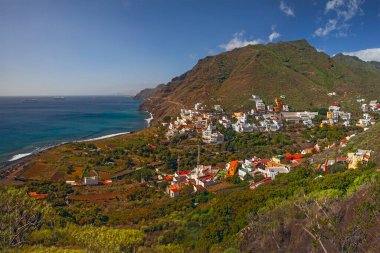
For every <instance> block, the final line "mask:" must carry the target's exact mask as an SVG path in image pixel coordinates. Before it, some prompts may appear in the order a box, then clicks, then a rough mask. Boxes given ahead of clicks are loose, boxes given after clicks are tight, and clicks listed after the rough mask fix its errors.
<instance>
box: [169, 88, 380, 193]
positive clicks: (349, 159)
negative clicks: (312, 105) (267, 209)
mask: <svg viewBox="0 0 380 253" xmlns="http://www.w3.org/2000/svg"><path fill="white" fill-rule="evenodd" d="M332 95H334V94H332ZM251 100H252V101H253V102H254V103H255V109H252V110H251V111H249V112H234V113H233V114H226V113H224V110H223V108H222V107H221V106H220V105H214V108H213V109H212V110H208V109H207V107H206V106H205V105H203V104H202V103H196V104H195V106H194V109H192V110H190V109H189V110H186V109H181V113H180V116H179V117H177V118H176V120H174V121H173V122H170V123H168V132H167V134H166V137H167V138H168V139H170V138H172V137H174V136H176V135H179V134H190V135H191V134H199V135H201V138H202V142H203V143H205V144H218V143H222V142H223V141H224V136H223V134H222V133H220V132H219V131H217V129H216V126H215V125H214V123H217V124H220V125H222V126H223V127H224V128H228V129H233V130H234V131H235V132H237V133H246V132H253V131H261V132H270V131H279V130H280V129H281V128H283V127H284V125H285V124H291V123H298V124H299V123H301V124H303V125H304V126H306V127H309V128H310V127H312V126H313V125H314V124H318V123H319V127H321V128H322V127H331V126H334V125H341V126H345V127H348V126H351V125H352V122H353V120H352V115H351V113H349V112H344V111H341V107H340V105H339V103H337V102H334V103H332V104H331V105H330V106H329V108H328V111H327V113H326V115H324V116H325V118H326V119H323V120H321V121H320V122H317V121H316V120H315V119H316V116H318V112H309V111H303V112H291V111H289V105H287V104H285V103H284V102H283V101H284V100H285V96H280V97H276V98H275V99H274V103H273V104H269V105H266V104H265V103H264V102H263V100H262V99H261V98H260V97H259V96H257V95H252V98H251ZM357 102H358V103H360V106H361V111H362V112H363V118H361V119H358V121H357V123H356V126H358V127H362V128H364V130H367V129H368V127H369V126H371V125H374V124H375V120H374V118H373V117H372V116H371V115H370V114H369V112H371V113H379V112H380V104H379V103H378V102H377V100H373V101H370V102H369V104H364V103H363V102H364V100H362V99H358V100H357ZM248 118H251V119H253V120H248ZM163 124H164V125H166V123H163ZM354 136H355V134H352V135H350V136H346V137H345V138H343V139H341V141H340V142H339V143H332V144H331V145H328V146H327V147H326V149H329V148H333V147H335V146H336V145H338V146H340V147H345V146H346V145H347V142H348V141H349V140H350V139H351V138H352V137H354ZM319 152H322V148H321V147H320V146H319V145H318V144H315V146H314V147H312V148H308V149H304V150H301V151H300V152H299V153H296V154H289V153H286V154H283V155H278V156H274V157H271V158H259V157H251V158H247V159H245V160H234V161H229V162H227V163H226V165H225V168H216V167H212V166H211V165H208V166H205V165H200V164H199V162H198V164H197V166H196V167H195V168H194V169H193V170H185V171H178V172H176V173H174V175H167V176H166V177H165V178H164V180H166V181H168V182H169V186H168V187H167V190H166V193H167V194H168V195H169V196H170V197H178V196H179V194H180V189H181V188H183V187H185V186H193V190H194V192H196V191H198V190H199V189H203V188H206V189H207V188H208V187H210V186H213V185H215V184H218V182H219V181H220V179H222V178H233V177H239V178H240V180H242V181H244V180H247V178H249V183H250V184H249V189H250V190H253V189H255V188H256V187H258V186H259V185H262V184H264V183H267V182H270V181H271V180H274V179H275V177H276V175H278V174H281V173H289V172H290V171H292V170H293V169H294V168H296V167H297V166H299V165H300V164H302V163H303V162H305V161H307V157H308V155H312V154H314V153H319ZM371 152H372V151H371V150H361V149H359V150H357V151H356V152H355V153H348V154H347V155H346V156H342V157H336V158H335V159H333V160H331V159H326V160H325V162H324V163H320V164H315V166H316V168H317V169H321V170H323V171H324V172H325V173H327V172H328V170H329V168H330V167H332V166H336V165H340V166H343V167H346V168H348V169H357V168H358V167H359V166H360V165H362V164H367V163H368V162H369V160H370V157H371ZM198 155H199V154H198ZM198 161H199V157H198ZM253 178H260V179H261V180H259V181H254V180H252V179H253Z"/></svg>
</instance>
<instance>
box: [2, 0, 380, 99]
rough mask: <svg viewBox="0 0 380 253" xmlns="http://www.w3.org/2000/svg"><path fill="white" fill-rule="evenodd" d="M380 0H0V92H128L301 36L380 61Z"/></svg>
mask: <svg viewBox="0 0 380 253" xmlns="http://www.w3.org/2000/svg"><path fill="white" fill-rule="evenodd" d="M379 31H380V1H378V0H282V1H281V0H244V1H243V0H0V95H109V94H130V93H135V92H136V91H138V90H140V89H143V88H145V87H153V86H156V85H157V84H159V83H166V82H168V81H169V80H170V79H171V78H173V77H174V76H177V75H180V74H182V73H183V72H185V71H187V70H188V69H190V68H191V67H192V66H193V65H194V64H196V62H197V61H198V59H200V58H203V57H205V56H207V55H214V54H217V53H220V52H223V51H226V50H231V49H233V48H236V47H241V46H245V45H248V44H257V43H264V44H265V43H269V42H271V41H272V42H277V41H289V40H296V39H302V38H304V39H307V40H308V41H309V42H310V43H311V44H312V45H313V46H315V47H316V48H317V49H318V50H321V51H324V52H326V53H327V54H330V55H333V54H336V53H339V52H345V53H347V54H351V55H357V56H358V57H360V58H362V59H363V60H378V61H380V49H379V48H380V32H379Z"/></svg>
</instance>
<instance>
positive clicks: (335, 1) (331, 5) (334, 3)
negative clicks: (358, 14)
mask: <svg viewBox="0 0 380 253" xmlns="http://www.w3.org/2000/svg"><path fill="white" fill-rule="evenodd" d="M343 4H344V1H343V0H331V1H328V2H327V3H326V8H325V12H329V11H330V10H334V9H337V8H339V7H340V6H342V5H343Z"/></svg>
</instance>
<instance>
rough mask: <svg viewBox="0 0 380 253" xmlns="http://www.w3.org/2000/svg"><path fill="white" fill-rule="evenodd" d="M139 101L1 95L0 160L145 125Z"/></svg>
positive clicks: (116, 98)
mask: <svg viewBox="0 0 380 253" xmlns="http://www.w3.org/2000/svg"><path fill="white" fill-rule="evenodd" d="M139 106H140V101H139V100H136V99H133V98H132V97H125V96H75V97H0V163H3V162H6V161H9V160H16V159H18V158H21V157H23V156H26V155H28V154H32V153H37V152H39V151H42V150H44V149H47V148H49V147H52V146H55V145H59V144H61V143H65V142H71V141H80V140H87V139H99V138H104V137H109V136H113V135H117V134H121V133H129V132H133V131H136V130H140V129H143V128H145V127H147V126H148V124H149V120H147V119H149V118H150V115H149V113H146V112H142V111H140V110H139Z"/></svg>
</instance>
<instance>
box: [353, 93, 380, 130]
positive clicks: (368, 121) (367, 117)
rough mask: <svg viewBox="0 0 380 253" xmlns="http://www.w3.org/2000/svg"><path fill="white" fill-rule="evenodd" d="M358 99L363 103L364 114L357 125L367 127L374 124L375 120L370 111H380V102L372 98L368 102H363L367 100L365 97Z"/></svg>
mask: <svg viewBox="0 0 380 253" xmlns="http://www.w3.org/2000/svg"><path fill="white" fill-rule="evenodd" d="M357 101H358V102H359V103H362V104H361V110H362V112H363V116H362V117H361V118H360V119H359V120H358V122H357V123H356V126H359V127H363V128H366V127H369V126H371V125H374V124H375V120H374V118H373V117H372V116H371V114H370V113H380V103H378V102H377V100H371V101H369V103H368V104H365V103H363V102H364V101H365V100H364V99H358V100H357Z"/></svg>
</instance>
